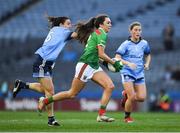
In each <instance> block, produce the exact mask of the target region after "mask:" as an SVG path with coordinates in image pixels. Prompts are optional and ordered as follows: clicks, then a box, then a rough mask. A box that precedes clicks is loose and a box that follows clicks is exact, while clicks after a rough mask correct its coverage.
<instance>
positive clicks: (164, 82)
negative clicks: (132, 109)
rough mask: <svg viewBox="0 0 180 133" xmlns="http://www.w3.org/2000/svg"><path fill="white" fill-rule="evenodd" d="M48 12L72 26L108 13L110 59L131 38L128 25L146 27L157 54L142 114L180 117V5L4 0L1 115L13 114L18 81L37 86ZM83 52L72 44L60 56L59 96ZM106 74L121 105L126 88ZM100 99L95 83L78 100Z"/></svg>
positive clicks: (167, 0)
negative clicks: (34, 66)
mask: <svg viewBox="0 0 180 133" xmlns="http://www.w3.org/2000/svg"><path fill="white" fill-rule="evenodd" d="M46 13H47V14H48V15H50V16H68V17H70V18H71V21H72V22H73V24H76V22H78V21H80V20H88V19H89V18H90V17H92V16H96V15H97V14H100V13H105V14H108V15H109V16H110V18H111V20H112V25H113V26H112V29H111V31H110V33H108V44H107V47H106V52H107V53H108V54H109V55H110V56H111V57H113V56H114V54H115V51H116V49H117V48H118V47H119V45H120V44H121V43H122V42H123V41H124V40H125V39H127V38H128V36H129V33H128V26H129V24H130V23H131V22H133V21H139V22H141V24H142V28H143V34H142V37H143V38H144V39H146V40H148V42H149V44H150V47H151V50H152V52H151V53H152V63H151V66H150V70H149V71H146V83H147V88H148V97H147V101H146V102H145V103H144V104H143V105H140V107H139V110H145V111H157V110H161V109H162V110H164V111H174V112H180V32H179V31H180V1H179V0H0V50H1V51H0V103H4V105H5V106H3V107H1V106H0V110H1V109H4V108H5V109H8V107H7V105H6V104H7V99H8V100H9V101H8V103H9V104H10V102H11V101H12V102H13V100H12V93H11V91H12V88H13V83H14V80H15V79H17V78H18V79H22V80H24V81H29V82H33V81H35V80H34V79H33V78H32V64H33V59H34V58H33V57H34V52H35V50H36V49H37V48H39V47H40V46H41V45H42V43H43V41H44V39H45V37H46V35H47V33H48V22H47V19H46V17H45V14H46ZM82 50H83V46H82V45H81V44H80V43H79V42H77V41H71V42H69V43H68V44H67V45H66V47H65V48H64V50H63V52H62V53H61V54H60V56H59V58H58V61H57V63H56V66H55V69H54V75H53V78H54V84H55V89H56V92H59V91H63V90H67V89H69V87H70V83H71V80H72V79H73V76H74V70H75V64H76V62H77V60H78V58H79V56H80V55H81V53H82ZM105 71H107V70H105ZM107 73H108V74H109V75H110V77H111V78H112V80H113V81H114V84H115V86H116V89H115V90H114V92H113V95H112V99H116V100H117V101H120V98H121V97H122V96H121V91H122V89H123V88H122V84H121V77H120V74H119V73H111V72H108V71H107ZM101 94H102V90H101V89H100V87H99V86H97V85H95V84H93V83H92V82H90V83H88V84H87V86H86V88H85V89H84V90H83V91H82V92H81V93H80V94H79V95H78V99H84V98H85V99H93V100H94V99H100V96H101ZM40 95H41V94H39V93H36V92H33V91H27V90H26V91H22V92H20V93H19V95H18V98H17V99H18V100H21V99H33V98H35V99H37V98H38V97H39V96H40ZM164 99H165V100H164ZM163 100H164V101H165V102H168V103H169V108H168V109H167V108H165V109H164V108H161V103H160V102H161V101H163ZM3 101H5V102H3ZM81 103H82V102H81ZM74 106H76V105H74Z"/></svg>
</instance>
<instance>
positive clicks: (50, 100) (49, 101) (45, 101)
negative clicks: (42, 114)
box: [44, 96, 54, 105]
mask: <svg viewBox="0 0 180 133" xmlns="http://www.w3.org/2000/svg"><path fill="white" fill-rule="evenodd" d="M52 102H54V100H53V97H52V96H51V97H48V98H45V99H44V103H45V104H46V105H48V104H50V103H52Z"/></svg>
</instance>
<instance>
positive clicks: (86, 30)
mask: <svg viewBox="0 0 180 133" xmlns="http://www.w3.org/2000/svg"><path fill="white" fill-rule="evenodd" d="M105 18H108V15H105V14H101V15H98V16H97V17H93V18H91V19H90V20H89V21H88V22H86V23H83V22H79V23H78V24H77V25H76V29H75V31H76V33H77V34H78V36H77V39H78V40H79V41H80V42H81V43H82V44H86V43H87V40H88V38H89V36H90V34H91V33H92V32H93V31H94V29H95V28H97V29H98V28H99V27H100V24H103V23H104V21H105Z"/></svg>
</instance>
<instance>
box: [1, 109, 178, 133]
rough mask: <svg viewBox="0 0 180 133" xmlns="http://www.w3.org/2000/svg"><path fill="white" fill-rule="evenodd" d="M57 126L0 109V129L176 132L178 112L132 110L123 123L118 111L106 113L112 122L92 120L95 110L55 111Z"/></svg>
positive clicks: (33, 114) (29, 114)
mask: <svg viewBox="0 0 180 133" xmlns="http://www.w3.org/2000/svg"><path fill="white" fill-rule="evenodd" d="M55 114H56V118H57V119H58V121H59V122H60V123H61V124H62V125H61V126H60V127H49V126H47V116H46V113H43V115H42V116H38V114H37V112H25V111H24V112H20V111H14V112H13V111H1V112H0V132H164V131H165V132H180V114H179V113H138V112H135V113H133V117H134V119H135V122H134V123H131V124H127V123H124V122H123V116H124V114H123V113H122V112H108V115H110V116H112V117H114V118H115V119H116V121H115V122H112V123H102V122H100V123H98V122H96V116H97V112H56V113H55Z"/></svg>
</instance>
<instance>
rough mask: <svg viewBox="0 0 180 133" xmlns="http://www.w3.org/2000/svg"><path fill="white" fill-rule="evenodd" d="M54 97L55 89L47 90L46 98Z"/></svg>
mask: <svg viewBox="0 0 180 133" xmlns="http://www.w3.org/2000/svg"><path fill="white" fill-rule="evenodd" d="M52 95H54V87H51V88H48V89H46V96H52Z"/></svg>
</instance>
